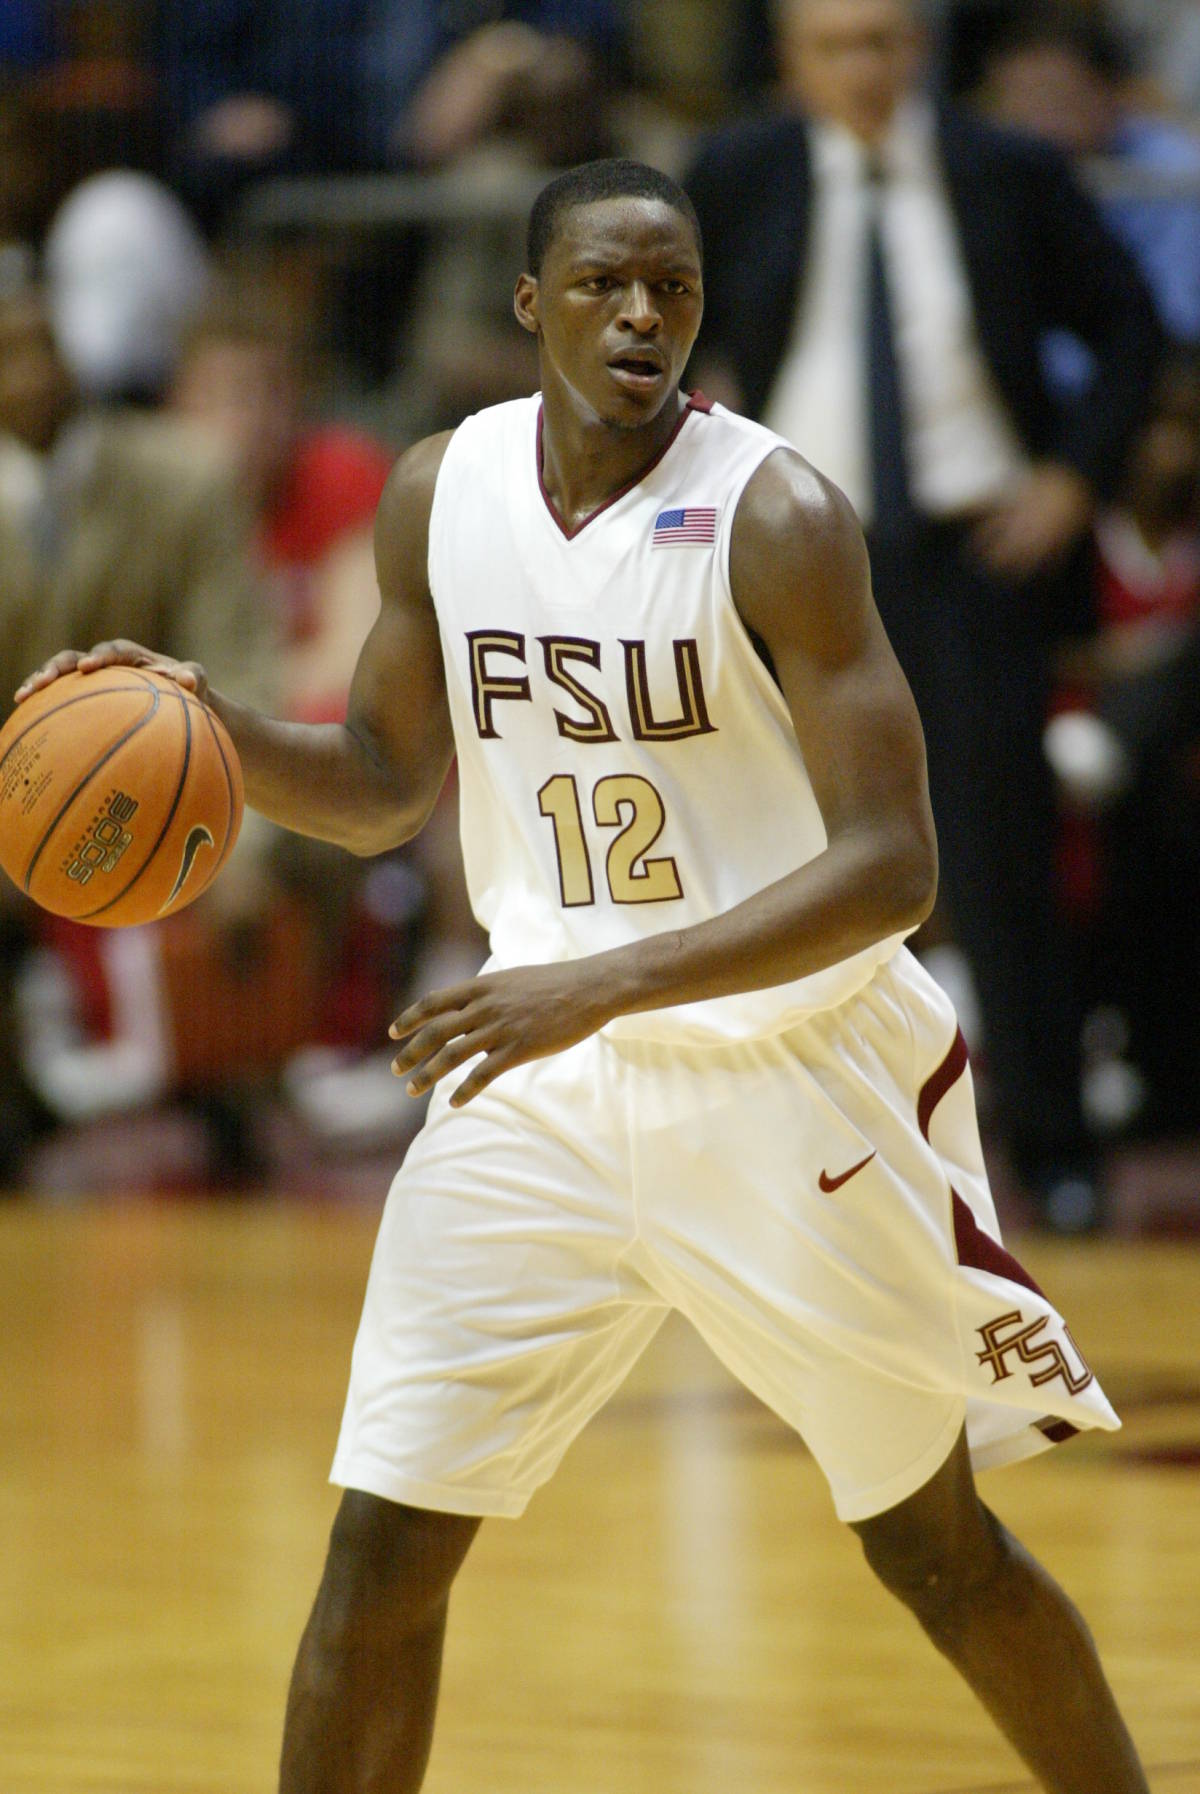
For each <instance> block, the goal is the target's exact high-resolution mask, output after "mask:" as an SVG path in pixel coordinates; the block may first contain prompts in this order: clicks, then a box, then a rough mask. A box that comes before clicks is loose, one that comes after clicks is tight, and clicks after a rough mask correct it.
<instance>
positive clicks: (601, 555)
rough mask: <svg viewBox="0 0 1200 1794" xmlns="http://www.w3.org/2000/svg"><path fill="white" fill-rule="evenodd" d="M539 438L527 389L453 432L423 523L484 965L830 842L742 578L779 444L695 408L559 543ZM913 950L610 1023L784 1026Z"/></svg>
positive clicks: (746, 889) (685, 898)
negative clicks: (758, 484)
mask: <svg viewBox="0 0 1200 1794" xmlns="http://www.w3.org/2000/svg"><path fill="white" fill-rule="evenodd" d="M540 430H541V404H540V400H539V399H538V398H537V397H536V396H535V397H533V398H531V399H518V400H516V401H514V402H512V403H510V404H505V405H497V406H493V407H492V408H490V409H489V410H486V411H481V412H479V413H477V414H476V415H475V416H474V417H470V418H468V419H467V420H466V421H465V422H464V423H463V424H462V425H460V427H459V428H458V430H457V431H456V432H455V434H454V436H453V438H452V439H451V442H450V445H449V447H448V448H447V450H446V454H445V458H444V460H443V462H442V466H441V470H440V472H439V474H438V480H437V486H436V490H435V494H434V501H433V510H432V515H431V519H430V528H429V576H430V586H431V590H432V592H433V599H434V604H435V606H436V609H437V615H438V623H439V626H440V629H441V637H442V648H443V652H444V655H445V662H446V683H447V688H448V692H449V699H450V712H451V717H452V719H453V724H454V736H455V741H456V744H457V748H458V765H459V780H460V789H461V815H462V843H463V857H464V862H465V866H466V874H467V883H468V887H469V890H470V894H471V901H472V904H473V907H474V909H475V913H476V915H477V916H478V918H479V920H480V922H481V923H482V924H483V926H484V927H485V928H486V929H487V930H488V933H489V936H490V939H491V947H492V959H491V961H490V962H489V963H490V965H491V966H492V967H501V966H514V965H522V964H532V963H538V964H543V963H547V962H550V961H557V960H566V959H575V958H579V957H580V956H582V955H584V954H589V953H596V952H600V951H602V950H604V949H606V948H609V947H617V946H621V945H623V944H625V943H627V942H630V941H635V940H638V939H640V938H641V937H642V936H645V935H649V934H655V933H658V932H659V931H661V930H666V929H677V928H686V927H688V926H689V925H690V924H692V923H696V922H702V921H706V920H707V919H708V918H710V917H712V916H716V915H720V914H721V913H722V912H723V911H725V910H728V909H731V908H733V906H734V905H735V904H737V903H739V902H741V901H742V900H743V899H744V898H746V897H749V896H751V895H752V894H753V893H754V892H756V891H758V890H761V889H762V888H763V887H764V886H765V885H768V884H771V883H772V882H773V881H774V880H776V879H778V878H782V877H784V876H785V875H786V874H787V873H789V872H791V871H793V870H794V869H795V868H796V867H798V866H800V865H803V864H805V863H806V862H807V861H809V860H810V859H813V858H814V857H815V856H816V855H817V854H819V853H820V852H821V851H822V850H823V848H824V847H825V845H826V835H825V829H824V825H823V824H822V821H821V815H820V811H819V810H818V808H817V803H816V799H815V798H814V796H813V791H812V787H811V785H810V784H809V780H808V775H807V773H806V771H805V767H804V760H803V757H802V755H801V752H800V748H799V745H798V743H797V741H796V736H795V732H794V730H793V728H792V724H791V719H790V717H789V714H788V710H787V706H786V704H785V703H784V701H783V698H782V696H781V694H780V692H779V689H778V687H777V685H776V684H775V681H774V679H773V678H772V676H771V674H770V672H769V671H768V670H767V668H766V666H765V665H764V664H763V661H762V659H761V658H760V656H759V654H758V653H757V652H756V651H755V648H754V645H753V643H752V641H751V639H750V637H749V635H748V634H747V631H746V628H745V626H744V624H743V623H742V621H741V619H740V618H739V616H738V614H737V611H736V609H735V607H734V604H733V600H732V597H731V595H730V588H729V541H730V534H731V530H732V526H733V518H734V513H735V511H736V509H737V504H738V500H739V498H740V497H741V494H742V492H743V490H744V488H745V486H746V483H747V481H748V480H749V478H750V476H751V474H753V472H754V471H755V469H756V468H757V467H758V466H759V465H760V464H761V463H762V461H763V460H764V459H765V458H766V456H767V455H769V454H771V452H772V451H773V450H774V449H776V448H780V447H785V446H786V444H784V442H783V440H782V438H781V437H778V436H774V435H772V434H771V432H770V431H768V430H764V429H763V428H762V427H761V426H759V425H758V424H754V423H750V422H749V421H748V420H746V419H745V418H741V417H737V416H735V415H734V414H733V413H732V412H729V411H726V410H725V409H724V408H723V407H721V406H715V405H714V406H711V407H710V406H709V405H708V404H707V402H706V401H703V400H699V399H697V400H693V402H692V404H691V405H690V406H689V408H688V410H687V411H685V412H684V414H683V417H682V419H681V421H680V424H679V427H678V428H677V429H676V431H675V433H674V435H673V436H672V437H671V439H670V441H669V442H668V444H667V446H666V448H665V449H664V451H663V452H662V453H661V454H660V455H659V457H658V459H657V460H656V461H655V462H654V463H653V464H652V465H651V466H650V467H649V468H648V469H647V470H646V471H645V472H644V473H643V475H642V476H641V478H640V479H638V480H637V481H636V482H635V483H634V484H633V485H631V486H629V487H627V488H626V489H625V490H624V491H621V492H618V493H617V494H616V495H615V496H614V497H613V498H612V499H610V500H609V502H608V503H607V504H606V505H604V506H603V507H602V509H600V510H599V511H596V512H595V513H593V515H592V516H591V517H590V518H589V519H588V520H587V521H586V522H584V523H583V524H581V525H579V526H578V527H577V528H576V529H575V530H573V531H572V532H570V533H568V532H567V531H566V530H565V528H564V527H563V524H562V522H561V520H560V518H559V517H558V515H557V513H556V512H555V510H554V508H553V506H552V504H551V502H550V500H549V498H548V496H547V494H546V491H545V488H544V486H543V484H542V480H541V470H540ZM796 601H797V603H798V604H802V603H803V602H804V594H803V593H802V592H800V593H797V598H796ZM902 939H903V936H902V935H893V936H891V937H890V938H889V939H887V940H884V941H880V942H878V943H877V944H875V945H874V946H872V947H870V948H868V949H866V950H865V951H863V952H860V953H857V954H855V955H853V956H852V957H851V958H849V959H844V960H841V961H839V962H838V963H837V964H835V965H832V966H829V967H827V968H826V969H825V970H823V971H820V972H817V973H814V974H812V975H811V976H809V977H807V978H799V979H796V980H793V981H792V982H790V983H788V984H782V985H775V986H773V987H771V988H770V989H767V990H759V991H747V992H745V993H742V994H738V995H734V996H727V997H720V998H716V999H714V1000H710V1001H707V1002H701V1003H688V1004H685V1005H680V1006H677V1007H674V1008H669V1009H658V1010H653V1011H649V1012H647V1013H644V1014H637V1015H629V1016H622V1017H619V1018H618V1019H617V1020H616V1021H614V1022H612V1023H610V1024H609V1028H608V1032H610V1033H612V1034H621V1035H631V1036H635V1037H638V1038H652V1039H664V1040H680V1039H691V1040H696V1041H703V1040H704V1039H712V1038H714V1037H724V1038H731V1037H733V1038H738V1037H741V1038H744V1037H747V1036H753V1035H762V1034H771V1033H775V1032H778V1031H779V1030H780V1029H783V1028H788V1027H792V1026H793V1025H795V1024H796V1023H797V1022H799V1021H801V1020H803V1019H804V1017H805V1016H807V1015H810V1014H812V1013H813V1012H814V1011H816V1010H819V1009H827V1008H830V1007H831V1006H832V1005H834V1004H836V1003H841V1002H843V1001H844V1000H845V999H846V998H847V997H849V996H850V995H852V994H853V992H854V991H856V990H858V989H860V988H861V987H862V986H863V985H864V984H865V983H866V982H867V980H868V979H869V978H870V977H871V975H872V973H873V972H874V970H875V968H876V967H877V966H878V965H880V964H881V963H882V962H883V961H884V960H886V959H888V958H890V957H891V955H892V954H893V953H894V952H895V951H896V949H897V947H898V946H899V944H900V942H901V940H902Z"/></svg>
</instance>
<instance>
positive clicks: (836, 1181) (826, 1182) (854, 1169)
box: [817, 1152, 875, 1196]
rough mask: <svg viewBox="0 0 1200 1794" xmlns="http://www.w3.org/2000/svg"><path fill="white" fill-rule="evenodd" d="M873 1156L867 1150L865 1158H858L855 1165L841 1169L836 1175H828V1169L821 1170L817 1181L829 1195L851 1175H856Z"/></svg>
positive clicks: (848, 1180)
mask: <svg viewBox="0 0 1200 1794" xmlns="http://www.w3.org/2000/svg"><path fill="white" fill-rule="evenodd" d="M874 1157H875V1154H874V1153H873V1152H869V1153H868V1154H867V1156H866V1158H865V1159H860V1160H859V1161H858V1164H857V1165H851V1167H850V1169H849V1171H843V1172H842V1173H841V1175H840V1176H838V1177H830V1175H829V1173H828V1171H822V1173H821V1175H820V1177H819V1178H818V1179H817V1182H818V1184H819V1185H820V1186H821V1188H822V1189H823V1190H824V1192H825V1194H826V1195H827V1196H829V1195H831V1194H832V1193H833V1191H834V1190H840V1189H841V1187H842V1185H843V1184H848V1183H849V1182H850V1179H851V1178H852V1177H857V1175H858V1173H859V1172H860V1171H862V1170H863V1169H864V1168H865V1167H866V1166H867V1165H869V1164H870V1163H871V1160H872V1159H873V1158H874Z"/></svg>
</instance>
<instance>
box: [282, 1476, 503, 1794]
mask: <svg viewBox="0 0 1200 1794" xmlns="http://www.w3.org/2000/svg"><path fill="white" fill-rule="evenodd" d="M478 1526H479V1520H478V1519H477V1518H475V1517H474V1516H473V1515H466V1514H442V1513H434V1512H432V1511H430V1510H426V1509H421V1508H412V1507H402V1506H400V1505H399V1504H397V1503H395V1502H391V1501H383V1500H381V1499H380V1498H379V1497H378V1496H375V1495H364V1494H360V1493H359V1492H358V1491H357V1490H353V1489H351V1490H347V1492H346V1494H345V1495H344V1496H343V1497H342V1504H341V1507H340V1509H339V1510H338V1516H337V1520H336V1521H335V1523H334V1527H333V1534H332V1537H331V1539H330V1542H329V1554H328V1557H327V1559H326V1563H325V1572H324V1575H323V1576H322V1578H321V1585H320V1588H319V1589H318V1591H317V1599H316V1603H315V1605H314V1607H313V1611H312V1616H311V1618H310V1619H309V1622H308V1625H307V1627H306V1628H305V1632H304V1636H303V1638H302V1639H301V1642H300V1650H299V1653H298V1655H297V1658H296V1666H295V1669H294V1671H293V1673H292V1685H291V1690H290V1692H289V1695H288V1704H287V1719H286V1722H285V1727H284V1738H283V1758H282V1765H281V1768H280V1781H279V1786H280V1794H367V1790H368V1789H371V1790H373V1789H381V1788H386V1789H387V1790H388V1794H415V1791H416V1790H417V1789H418V1788H419V1787H420V1786H421V1782H422V1780H423V1779H424V1775H425V1766H426V1763H427V1762H428V1760H429V1748H430V1744H431V1743H432V1740H433V1719H434V1711H435V1708H436V1705H437V1692H438V1679H439V1676H440V1673H441V1665H442V1640H443V1637H444V1635H445V1629H446V1609H447V1605H448V1602H449V1598H450V1585H451V1583H452V1582H453V1580H454V1577H455V1575H456V1573H457V1571H458V1569H459V1567H460V1565H461V1564H462V1561H463V1559H464V1557H465V1556H466V1554H467V1550H468V1548H469V1547H470V1544H471V1540H472V1539H473V1538H474V1536H475V1533H476V1530H477V1528H478Z"/></svg>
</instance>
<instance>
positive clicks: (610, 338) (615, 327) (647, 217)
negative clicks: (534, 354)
mask: <svg viewBox="0 0 1200 1794" xmlns="http://www.w3.org/2000/svg"><path fill="white" fill-rule="evenodd" d="M702 307H703V287H702V283H701V275H700V253H699V249H698V246H697V243H696V238H695V233H694V232H693V230H692V228H691V226H690V225H689V223H688V221H687V219H686V218H684V217H683V216H682V214H681V213H679V212H677V211H676V210H675V208H674V207H673V206H669V205H666V204H665V203H664V202H662V201H660V200H650V199H605V200H596V201H594V202H593V203H592V204H590V205H582V206H575V207H573V208H572V209H571V210H570V211H569V212H567V213H566V214H565V215H564V216H563V218H562V219H561V220H560V223H559V228H558V232H557V234H556V235H555V237H554V239H553V241H552V243H551V244H550V246H549V248H548V249H547V251H546V255H545V258H544V260H543V262H542V272H541V276H540V278H538V279H536V280H535V279H534V278H533V276H532V275H527V274H523V275H522V276H521V279H520V280H519V281H518V282H517V293H516V311H517V317H518V319H519V320H520V322H521V323H522V324H523V325H524V326H525V328H526V329H527V330H532V331H534V332H536V334H537V337H538V344H539V348H540V351H541V364H542V384H543V389H544V390H547V391H548V390H549V388H550V386H551V384H552V383H553V384H554V385H557V386H560V387H561V388H563V389H564V390H565V392H566V393H567V394H568V395H569V396H570V397H571V399H572V400H573V401H574V406H575V408H576V410H577V411H579V413H580V414H581V415H584V416H587V417H590V418H594V419H597V420H599V421H601V422H603V423H606V424H610V425H613V426H615V427H616V428H618V429H638V428H640V427H642V426H643V425H645V424H647V423H650V422H651V421H652V420H653V419H654V418H656V417H657V416H658V415H659V413H660V412H661V411H662V409H663V407H664V406H665V405H666V404H667V403H668V401H669V400H671V399H672V398H673V396H674V395H675V394H676V393H677V392H678V390H679V381H680V378H681V376H682V374H683V370H684V367H685V366H686V364H687V359H688V356H689V355H690V354H691V351H692V344H693V343H694V342H695V340H696V332H697V331H698V330H699V328H700V314H701V310H702Z"/></svg>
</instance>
